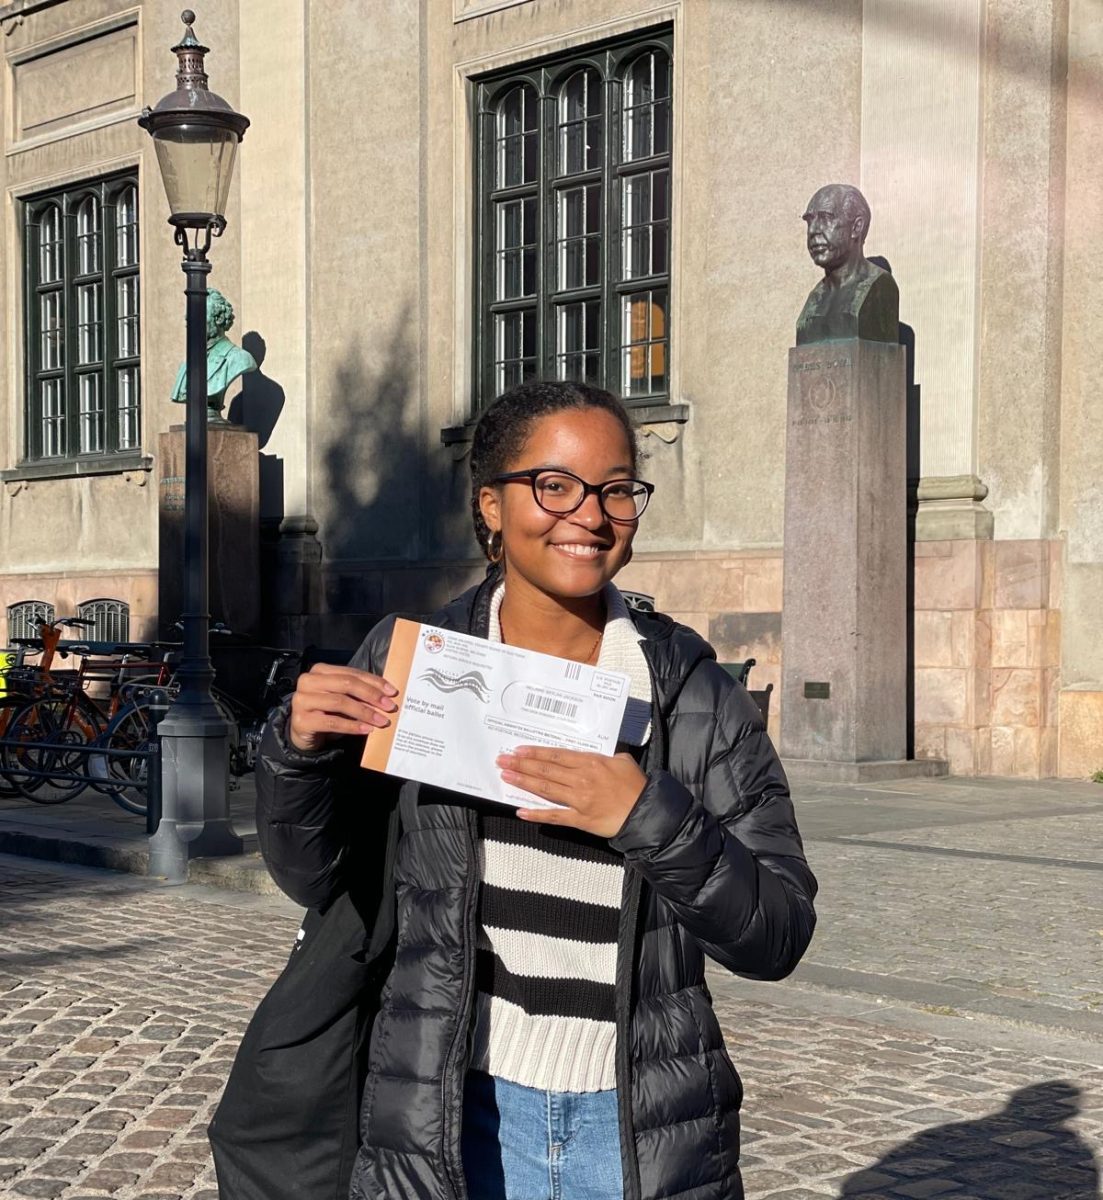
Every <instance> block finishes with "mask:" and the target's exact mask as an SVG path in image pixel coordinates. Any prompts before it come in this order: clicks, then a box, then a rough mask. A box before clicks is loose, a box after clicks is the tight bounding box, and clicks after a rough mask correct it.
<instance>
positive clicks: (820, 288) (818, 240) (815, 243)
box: [797, 183, 900, 346]
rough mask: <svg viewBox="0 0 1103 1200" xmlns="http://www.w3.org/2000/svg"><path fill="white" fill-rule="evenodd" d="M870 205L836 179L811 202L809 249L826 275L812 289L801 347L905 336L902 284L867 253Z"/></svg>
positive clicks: (799, 339)
mask: <svg viewBox="0 0 1103 1200" xmlns="http://www.w3.org/2000/svg"><path fill="white" fill-rule="evenodd" d="M869 218H870V212H869V205H868V204H867V203H866V199H865V197H864V196H863V195H862V193H861V192H860V191H858V189H857V188H856V187H851V186H850V185H849V184H846V183H832V184H828V185H827V187H822V188H820V190H819V191H818V192H817V193H816V194H815V195H814V196H813V197H812V199H811V200H809V202H808V208H807V210H806V211H805V213H804V222H805V224H806V225H807V226H808V253H809V254H810V255H811V257H812V261H813V262H814V263H815V264H816V266H817V267H820V268H822V270H823V279H822V280H821V281H820V282H819V283H818V284H817V285H816V286H815V287H814V288H813V289H812V291H811V293H810V294H809V296H808V299H807V300H806V301H805V304H804V309H803V311H802V312H801V314H800V318H799V319H798V321H797V345H798V346H801V345H804V344H805V343H807V342H830V341H835V340H836V339H839V338H866V339H867V340H869V341H872V342H896V341H898V340H899V322H900V316H899V313H900V293H899V291H898V290H897V287H896V282H895V280H894V279H893V278H892V276H891V275H890V274H889V273H888V272H887V271H883V270H881V268H880V267H878V266H877V265H876V264H875V263H872V262H870V261H869V259H868V258H866V256H865V241H866V234H867V233H868V232H869Z"/></svg>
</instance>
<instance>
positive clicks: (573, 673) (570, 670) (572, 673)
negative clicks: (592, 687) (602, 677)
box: [563, 663, 582, 679]
mask: <svg viewBox="0 0 1103 1200" xmlns="http://www.w3.org/2000/svg"><path fill="white" fill-rule="evenodd" d="M563 674H564V675H566V677H567V678H568V679H578V678H579V676H580V675H581V674H582V664H581V663H567V669H566V670H565V671H564V672H563Z"/></svg>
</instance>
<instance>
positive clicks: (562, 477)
mask: <svg viewBox="0 0 1103 1200" xmlns="http://www.w3.org/2000/svg"><path fill="white" fill-rule="evenodd" d="M525 479H527V480H528V481H529V483H530V484H531V485H532V498H533V499H534V500H535V501H536V503H537V504H539V505H540V507H541V508H542V509H543V510H544V511H545V512H548V513H552V514H554V515H555V516H557V517H566V516H570V514H571V513H573V512H575V511H576V510H577V509H579V508H581V507H582V504H583V502H584V501H585V499H586V497H587V496H596V497H597V502H598V504H600V505H601V511H602V512H603V513H604V514H605V516H606V517H608V518H609V520H610V521H615V522H617V523H618V524H621V525H630V524H631V523H632V522H633V521H638V520H639V519H640V517H642V516H643V511H644V509H645V508H646V507H647V503H648V501H649V500H650V499H651V493H652V492H653V491H654V490H655V485H654V484H653V483H645V482H644V481H643V480H642V479H610V480H608V481H607V482H605V483H587V482H586V481H585V480H584V479H579V477H578V476H577V475H572V474H571V473H570V471H554V470H549V469H548V468H547V467H533V468H532V469H531V470H528V471H510V472H509V473H508V474H506V475H495V476H494V478H493V479H492V480H491V481H490V482H491V483H515V482H519V481H521V480H525Z"/></svg>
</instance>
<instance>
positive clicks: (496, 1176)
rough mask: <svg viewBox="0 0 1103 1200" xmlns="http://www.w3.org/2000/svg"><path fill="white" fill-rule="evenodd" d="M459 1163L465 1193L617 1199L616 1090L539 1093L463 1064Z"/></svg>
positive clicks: (508, 1199)
mask: <svg viewBox="0 0 1103 1200" xmlns="http://www.w3.org/2000/svg"><path fill="white" fill-rule="evenodd" d="M463 1170H464V1175H465V1176H466V1178H467V1192H468V1196H469V1198H470V1200H621V1196H622V1194H623V1191H622V1187H623V1183H622V1180H623V1176H622V1174H621V1162H620V1123H619V1120H618V1117H617V1093H616V1092H615V1091H607V1092H545V1091H541V1090H540V1089H538V1088H528V1087H522V1086H521V1085H520V1084H518V1083H510V1082H509V1081H508V1080H505V1079H499V1078H497V1077H496V1076H493V1075H484V1074H483V1073H482V1072H480V1071H470V1072H469V1073H468V1075H467V1080H466V1082H465V1084H464V1092H463Z"/></svg>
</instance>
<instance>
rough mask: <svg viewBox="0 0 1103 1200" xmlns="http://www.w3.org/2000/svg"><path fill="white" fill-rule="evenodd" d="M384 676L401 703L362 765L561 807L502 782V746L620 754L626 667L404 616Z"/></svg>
mask: <svg viewBox="0 0 1103 1200" xmlns="http://www.w3.org/2000/svg"><path fill="white" fill-rule="evenodd" d="M383 674H384V676H385V677H386V678H387V679H388V680H389V681H390V682H391V683H393V684H394V686H395V687H396V688H398V689H399V696H398V703H399V705H400V707H399V710H398V712H397V713H396V714H395V715H394V717H393V718H392V721H391V724H390V725H389V726H388V727H387V728H386V729H376V730H375V731H374V732H372V733H371V734H370V735H369V737H368V740H367V746H366V748H365V750H364V757H363V759H362V760H361V762H362V765H363V766H365V767H369V768H371V769H372V770H374V771H384V772H386V773H387V774H388V775H398V776H401V777H402V778H403V779H416V780H418V781H419V782H421V783H429V784H435V785H436V786H438V787H442V788H448V789H449V790H451V791H454V792H463V793H465V794H467V795H469V796H480V797H482V798H483V799H485V800H496V801H498V802H499V803H502V804H510V805H513V806H514V807H518V808H555V807H557V806H556V805H553V804H550V803H549V802H548V801H546V800H541V799H540V798H539V797H537V796H534V795H532V793H531V792H525V791H522V790H521V789H520V788H515V787H510V786H509V785H508V784H506V783H504V782H503V781H502V779H501V778H500V775H501V769H500V768H499V767H498V766H497V765H496V764H495V761H494V760H495V759H496V758H497V756H498V755H499V754H502V753H508V752H509V751H512V750H513V749H515V748H516V747H517V746H557V747H560V748H563V749H568V750H589V751H593V752H595V753H598V754H614V753H616V749H617V740H618V736H619V734H620V731H621V723H622V721H623V720H624V713H625V706H626V704H627V703H628V676H627V675H625V674H623V673H622V672H619V671H604V670H601V669H599V668H597V667H590V666H586V665H584V664H583V663H576V662H570V661H569V660H567V659H565V658H555V657H553V656H552V655H550V654H538V653H537V652H536V651H533V650H522V649H519V648H518V647H516V646H506V645H502V644H501V643H496V642H488V641H486V640H484V639H483V638H476V637H471V636H469V635H468V634H465V633H456V632H454V631H453V630H451V629H438V628H436V627H435V626H432V625H419V624H417V623H416V622H414V621H407V620H403V619H401V618H400V619H399V620H397V621H396V622H395V626H394V633H393V634H392V637H391V648H390V652H389V653H388V655H387V665H386V667H385V668H384V670H383Z"/></svg>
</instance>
